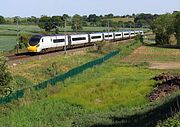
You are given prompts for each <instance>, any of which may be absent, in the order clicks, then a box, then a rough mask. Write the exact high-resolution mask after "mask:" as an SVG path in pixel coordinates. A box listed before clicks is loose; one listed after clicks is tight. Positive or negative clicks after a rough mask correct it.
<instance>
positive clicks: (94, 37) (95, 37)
mask: <svg viewBox="0 0 180 127" xmlns="http://www.w3.org/2000/svg"><path fill="white" fill-rule="evenodd" d="M98 38H101V36H92V37H91V39H98Z"/></svg>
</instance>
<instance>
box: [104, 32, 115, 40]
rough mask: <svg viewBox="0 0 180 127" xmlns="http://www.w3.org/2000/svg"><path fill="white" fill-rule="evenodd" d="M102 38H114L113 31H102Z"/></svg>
mask: <svg viewBox="0 0 180 127" xmlns="http://www.w3.org/2000/svg"><path fill="white" fill-rule="evenodd" d="M103 37H104V40H113V39H114V33H113V32H109V33H108V32H107V33H103Z"/></svg>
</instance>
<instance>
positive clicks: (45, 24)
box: [38, 16, 64, 31]
mask: <svg viewBox="0 0 180 127" xmlns="http://www.w3.org/2000/svg"><path fill="white" fill-rule="evenodd" d="M63 24H64V21H63V19H62V17H61V16H53V17H48V16H42V17H41V18H40V19H39V24H38V26H39V27H40V28H42V29H44V30H45V31H51V30H52V29H56V28H57V27H62V26H63Z"/></svg>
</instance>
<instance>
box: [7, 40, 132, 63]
mask: <svg viewBox="0 0 180 127" xmlns="http://www.w3.org/2000/svg"><path fill="white" fill-rule="evenodd" d="M130 40H133V39H128V40H121V41H115V42H111V44H113V45H114V44H119V43H120V42H121V43H123V42H128V41H130ZM92 47H94V45H89V46H79V47H74V48H71V49H67V51H68V54H69V53H74V52H77V51H82V50H86V49H89V48H92ZM60 54H65V51H64V50H56V51H50V52H47V53H43V54H37V55H33V54H30V53H28V52H24V53H19V54H15V55H10V56H7V58H8V63H10V64H18V63H22V62H23V61H26V60H33V59H35V60H40V59H43V58H48V57H51V56H57V55H60Z"/></svg>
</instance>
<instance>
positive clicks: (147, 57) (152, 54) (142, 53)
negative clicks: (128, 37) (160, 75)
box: [123, 46, 180, 62]
mask: <svg viewBox="0 0 180 127" xmlns="http://www.w3.org/2000/svg"><path fill="white" fill-rule="evenodd" d="M123 61H125V62H152V61H157V62H180V50H179V49H173V48H161V47H151V46H142V47H140V48H138V49H137V50H135V51H134V52H133V53H132V55H130V56H128V57H126V58H124V59H123Z"/></svg>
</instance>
